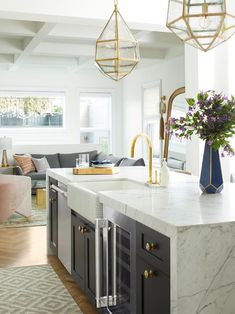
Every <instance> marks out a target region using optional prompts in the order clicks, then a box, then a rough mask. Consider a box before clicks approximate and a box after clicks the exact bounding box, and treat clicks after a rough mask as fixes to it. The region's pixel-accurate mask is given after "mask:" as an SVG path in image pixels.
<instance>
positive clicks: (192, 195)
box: [48, 167, 235, 314]
mask: <svg viewBox="0 0 235 314" xmlns="http://www.w3.org/2000/svg"><path fill="white" fill-rule="evenodd" d="M120 170H121V171H120V173H119V174H117V175H114V176H73V175H72V172H71V169H56V170H52V169H51V170H48V176H50V177H51V178H53V179H55V180H57V181H59V182H61V183H63V184H64V185H68V186H69V185H70V184H73V183H74V182H77V183H78V185H79V182H84V181H86V182H92V181H104V180H107V181H108V180H120V179H122V178H127V179H131V180H134V181H135V182H138V183H141V184H143V185H142V186H140V188H139V189H138V188H135V189H132V190H120V191H118V190H115V191H110V190H109V191H100V192H98V198H99V202H100V203H101V204H103V207H104V215H105V214H106V213H108V212H114V213H115V212H116V213H120V214H121V215H123V216H125V217H126V218H127V220H128V221H130V222H131V221H134V222H136V223H138V224H141V226H147V228H149V230H152V231H155V232H157V234H159V236H160V237H161V236H164V237H166V239H169V251H170V254H169V255H170V256H169V261H168V262H169V269H170V271H169V281H170V313H171V314H197V313H203V314H234V313H235V205H234V193H235V185H234V184H225V188H224V191H223V192H222V193H221V194H217V195H204V194H201V192H200V190H199V188H198V182H197V181H198V179H197V178H196V177H192V176H187V175H182V174H176V173H171V182H170V184H169V187H168V188H161V187H157V188H153V189H151V188H148V187H146V186H145V185H144V182H145V181H146V178H147V171H146V169H145V168H142V167H130V168H122V169H120ZM48 182H49V180H48ZM48 187H49V186H48ZM70 197H72V196H70ZM91 223H94V221H92V222H91ZM49 228H50V224H49ZM137 229H138V228H137ZM147 232H149V231H147ZM49 234H50V231H49ZM137 238H138V235H137ZM143 241H144V238H143ZM142 244H143V248H145V247H147V246H145V245H146V244H149V243H142ZM150 244H151V243H150ZM48 246H49V242H48ZM145 251H146V252H149V250H145ZM150 251H151V250H150ZM156 251H161V246H159V247H158V249H156ZM146 252H144V253H146ZM49 253H50V250H49ZM146 254H147V253H146ZM156 255H157V253H156ZM151 258H152V257H151ZM158 260H161V258H159V259H158ZM164 267H165V266H164V265H163V268H162V269H163V271H164ZM155 273H156V274H157V272H155ZM142 277H143V276H142ZM150 277H151V276H149V278H150ZM145 278H147V277H145ZM156 278H157V277H156ZM150 280H151V278H150ZM137 282H138V281H137ZM137 288H138V287H137ZM153 292H154V293H156V295H157V293H159V292H158V291H153ZM152 302H154V300H152ZM168 313H169V312H166V313H163V312H159V314H168ZM148 314H150V313H148ZM151 314H158V313H151Z"/></svg>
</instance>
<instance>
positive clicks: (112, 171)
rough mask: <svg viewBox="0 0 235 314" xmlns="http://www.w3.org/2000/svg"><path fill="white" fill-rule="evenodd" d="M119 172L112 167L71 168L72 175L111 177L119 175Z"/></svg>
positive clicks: (116, 168)
mask: <svg viewBox="0 0 235 314" xmlns="http://www.w3.org/2000/svg"><path fill="white" fill-rule="evenodd" d="M119 172H120V170H119V169H118V167H113V168H93V167H89V168H73V174H75V175H92V174H100V175H102V174H107V175H112V174H116V173H119Z"/></svg>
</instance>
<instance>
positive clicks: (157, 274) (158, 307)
mask: <svg viewBox="0 0 235 314" xmlns="http://www.w3.org/2000/svg"><path fill="white" fill-rule="evenodd" d="M136 277H137V280H136V285H137V313H138V314H170V277H169V276H167V275H166V274H165V273H163V272H162V271H161V270H159V269H158V268H157V267H156V265H154V264H150V263H149V262H148V261H147V260H144V259H142V258H140V257H137V270H136Z"/></svg>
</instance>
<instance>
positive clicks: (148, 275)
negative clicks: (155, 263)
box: [144, 270, 157, 279]
mask: <svg viewBox="0 0 235 314" xmlns="http://www.w3.org/2000/svg"><path fill="white" fill-rule="evenodd" d="M154 276H157V272H156V271H153V270H145V271H144V278H145V279H149V278H152V277H154Z"/></svg>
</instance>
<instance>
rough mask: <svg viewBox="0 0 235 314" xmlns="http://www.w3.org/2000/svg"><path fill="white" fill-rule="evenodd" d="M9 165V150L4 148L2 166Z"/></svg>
mask: <svg viewBox="0 0 235 314" xmlns="http://www.w3.org/2000/svg"><path fill="white" fill-rule="evenodd" d="M6 167H9V164H8V159H7V151H6V149H4V150H3V151H2V168H6Z"/></svg>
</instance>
